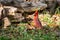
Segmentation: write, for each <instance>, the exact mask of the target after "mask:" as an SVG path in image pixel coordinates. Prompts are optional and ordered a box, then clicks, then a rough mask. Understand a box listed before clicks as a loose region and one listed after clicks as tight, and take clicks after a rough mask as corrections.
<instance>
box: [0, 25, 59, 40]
mask: <svg viewBox="0 0 60 40" xmlns="http://www.w3.org/2000/svg"><path fill="white" fill-rule="evenodd" d="M2 30H3V29H2ZM2 33H3V34H2ZM56 39H58V37H57V38H56V34H55V33H54V32H53V31H49V30H46V29H44V30H37V29H33V30H27V29H26V27H25V26H20V27H13V26H11V27H9V28H8V29H7V30H6V29H5V30H3V31H2V32H1V34H0V40H56Z"/></svg>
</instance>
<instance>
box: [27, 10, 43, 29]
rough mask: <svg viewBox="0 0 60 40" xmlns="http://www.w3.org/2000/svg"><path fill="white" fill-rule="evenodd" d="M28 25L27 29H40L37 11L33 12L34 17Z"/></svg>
mask: <svg viewBox="0 0 60 40" xmlns="http://www.w3.org/2000/svg"><path fill="white" fill-rule="evenodd" d="M28 24H30V26H29V27H28V29H35V28H36V29H42V24H41V22H40V21H39V19H38V10H36V11H35V13H34V16H33V20H32V21H31V22H30V23H28Z"/></svg>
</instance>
